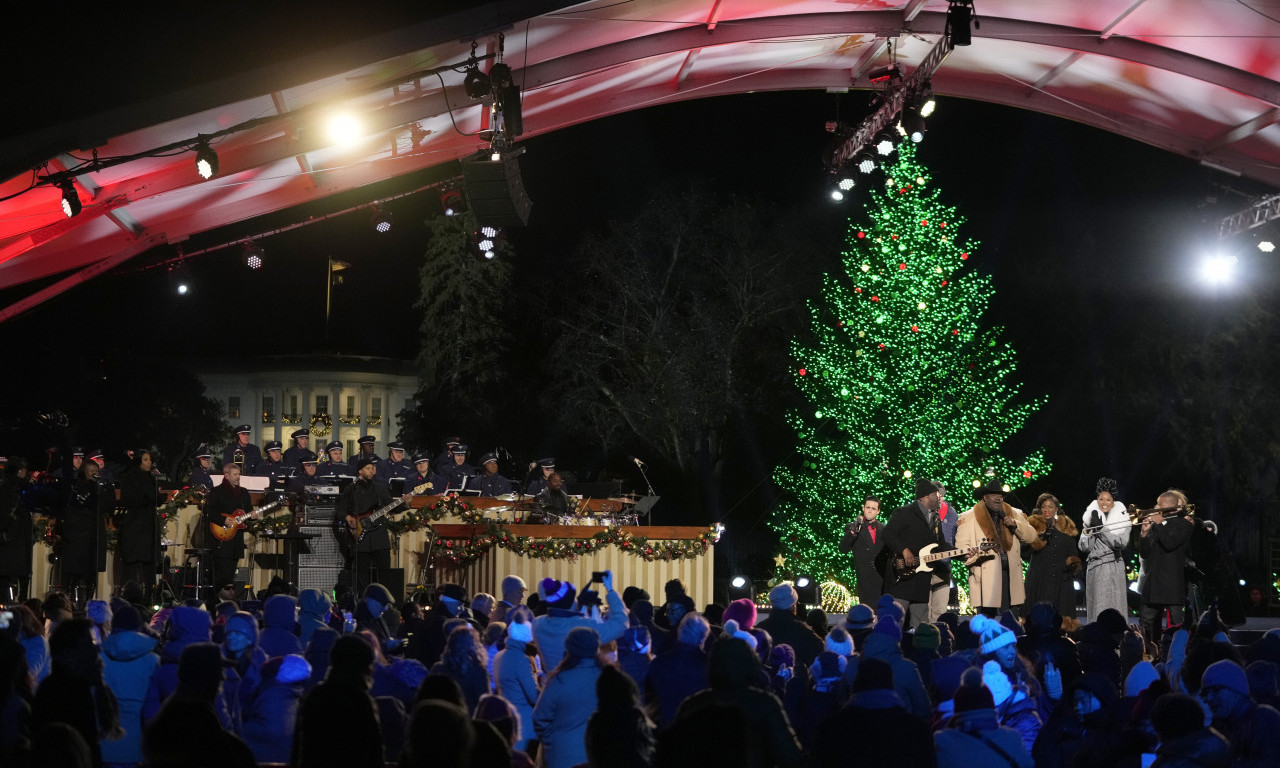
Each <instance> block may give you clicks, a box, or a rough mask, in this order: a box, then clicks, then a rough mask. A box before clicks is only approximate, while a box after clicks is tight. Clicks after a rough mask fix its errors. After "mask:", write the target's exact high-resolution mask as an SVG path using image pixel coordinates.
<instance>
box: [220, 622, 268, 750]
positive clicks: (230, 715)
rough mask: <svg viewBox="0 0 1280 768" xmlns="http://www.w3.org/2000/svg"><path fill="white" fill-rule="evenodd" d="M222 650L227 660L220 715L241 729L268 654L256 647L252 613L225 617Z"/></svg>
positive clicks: (259, 682) (234, 729) (235, 728)
mask: <svg viewBox="0 0 1280 768" xmlns="http://www.w3.org/2000/svg"><path fill="white" fill-rule="evenodd" d="M222 652H223V655H224V656H226V659H227V662H228V664H227V667H226V669H225V670H224V672H225V674H224V677H225V681H224V682H223V685H222V697H221V699H220V703H219V706H220V712H219V716H220V717H222V718H223V724H224V725H225V726H226V727H227V728H228V729H230V730H233V731H235V732H236V733H240V732H241V726H242V724H243V722H244V713H245V712H246V711H247V710H248V708H249V705H250V703H251V702H252V701H253V697H254V696H255V695H256V694H257V692H258V687H259V686H260V685H261V684H262V665H263V664H265V663H266V662H267V654H266V653H265V652H263V650H262V649H261V648H260V647H258V620H257V619H256V618H254V616H253V614H251V613H248V612H246V611H237V612H236V613H234V614H233V615H232V616H231V618H229V619H227V623H226V631H225V633H224V635H223V640H222Z"/></svg>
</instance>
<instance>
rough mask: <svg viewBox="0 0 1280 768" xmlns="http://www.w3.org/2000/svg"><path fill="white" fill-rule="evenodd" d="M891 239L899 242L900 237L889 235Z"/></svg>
mask: <svg viewBox="0 0 1280 768" xmlns="http://www.w3.org/2000/svg"><path fill="white" fill-rule="evenodd" d="M889 237H890V238H892V239H894V240H897V239H898V236H897V235H889Z"/></svg>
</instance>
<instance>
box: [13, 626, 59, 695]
mask: <svg viewBox="0 0 1280 768" xmlns="http://www.w3.org/2000/svg"><path fill="white" fill-rule="evenodd" d="M19 642H21V643H22V648H23V650H24V651H26V652H27V671H28V672H30V673H31V683H32V685H33V686H35V687H38V686H39V685H40V683H41V682H42V681H43V680H44V679H45V678H46V677H48V676H49V672H50V671H52V669H53V665H52V663H51V660H52V659H51V656H50V654H49V640H48V638H46V637H45V636H44V635H25V636H23V638H22V639H21V640H20V641H19Z"/></svg>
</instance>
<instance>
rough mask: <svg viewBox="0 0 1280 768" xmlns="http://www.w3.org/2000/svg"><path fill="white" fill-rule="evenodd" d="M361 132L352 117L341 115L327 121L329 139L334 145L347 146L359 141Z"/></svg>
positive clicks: (358, 123)
mask: <svg viewBox="0 0 1280 768" xmlns="http://www.w3.org/2000/svg"><path fill="white" fill-rule="evenodd" d="M362 133H363V130H361V128H360V121H359V120H357V119H356V118H355V116H354V115H350V114H347V113H345V112H344V113H342V114H340V115H334V116H333V117H332V118H330V119H329V138H330V139H332V140H333V143H334V144H339V145H347V144H354V143H356V142H357V141H359V139H360V136H361V134H362Z"/></svg>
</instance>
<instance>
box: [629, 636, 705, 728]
mask: <svg viewBox="0 0 1280 768" xmlns="http://www.w3.org/2000/svg"><path fill="white" fill-rule="evenodd" d="M708 685H710V682H709V680H708V678H707V654H706V653H705V652H703V650H702V648H701V647H699V646H693V645H688V644H687V643H677V644H676V647H675V648H673V649H672V650H671V651H670V652H668V653H664V654H662V655H661V656H658V657H657V658H655V659H654V660H653V663H652V664H650V665H649V677H648V678H647V680H646V682H645V688H646V689H647V690H646V692H645V697H644V698H645V701H647V702H649V707H650V711H651V713H652V715H653V716H654V720H655V722H656V723H657V724H658V726H660V727H662V726H666V725H670V724H671V723H673V722H674V721H675V719H676V712H677V711H678V710H679V709H680V702H682V701H684V700H685V699H686V698H688V697H689V696H691V695H693V694H695V693H697V692H698V691H701V690H702V689H704V688H706V687H707V686H708Z"/></svg>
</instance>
